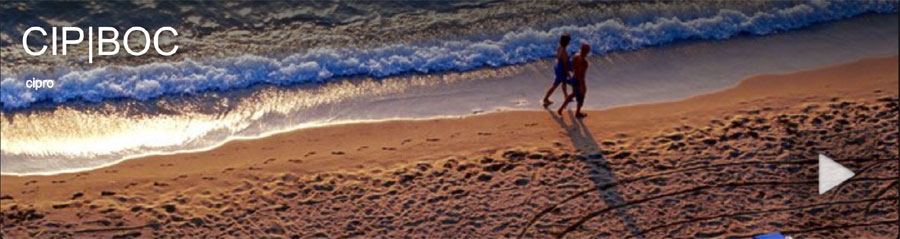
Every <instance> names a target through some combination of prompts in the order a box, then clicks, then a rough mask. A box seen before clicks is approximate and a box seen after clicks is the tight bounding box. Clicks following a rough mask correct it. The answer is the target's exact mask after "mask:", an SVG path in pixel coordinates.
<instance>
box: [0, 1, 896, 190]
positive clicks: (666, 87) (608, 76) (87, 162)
mask: <svg viewBox="0 0 900 239" xmlns="http://www.w3.org/2000/svg"><path fill="white" fill-rule="evenodd" d="M896 24H897V21H896V19H895V18H889V17H886V16H868V17H861V18H855V19H853V20H849V21H840V22H836V23H833V24H823V25H821V26H817V27H811V28H809V29H806V30H803V31H795V32H789V33H784V34H776V35H772V36H768V37H751V36H747V37H736V38H733V39H730V40H728V41H727V42H716V41H690V42H685V43H677V44H669V45H665V46H660V47H653V48H645V49H640V50H636V51H630V52H623V53H612V54H607V55H602V56H600V55H597V56H594V57H593V58H592V65H593V66H596V67H592V69H597V70H596V71H593V72H589V75H590V76H592V77H589V83H588V85H589V86H601V87H592V89H591V93H590V94H588V97H587V98H588V99H587V100H586V103H587V104H586V107H587V109H592V110H597V109H600V110H602V109H607V108H613V107H621V106H628V105H635V104H646V103H660V102H669V101H676V100H683V99H686V98H689V97H691V96H695V95H699V94H706V93H712V92H716V91H719V90H723V89H728V88H731V87H734V86H735V85H736V84H738V83H739V82H740V81H741V80H742V79H746V78H747V77H752V76H754V75H757V74H769V73H790V72H795V71H800V70H809V69H816V68H819V67H823V66H830V65H837V64H843V63H848V62H851V61H854V60H858V59H862V58H864V57H869V56H882V55H884V54H896V52H897V51H896V37H895V36H896V27H889V26H896ZM885 26H888V27H885ZM884 29H892V30H884ZM826 36H848V37H849V38H845V39H842V41H850V42H852V44H849V45H847V44H837V43H836V42H838V41H836V40H838V39H834V37H826ZM795 42H810V44H804V45H803V46H802V47H793V46H794V44H795ZM786 47H790V48H786ZM723 52H727V53H729V54H730V55H734V56H742V57H733V58H722V57H720V56H719V55H720V53H723ZM807 52H815V53H816V54H815V57H804V56H805V55H806V54H807ZM686 56H689V58H685V57H686ZM674 62H681V64H671V63H674ZM743 66H752V67H743ZM551 69H552V62H549V61H542V62H537V63H534V64H532V63H528V64H523V65H517V66H511V67H502V68H497V69H482V70H476V71H473V72H466V73H454V74H447V75H433V76H432V75H429V76H409V78H406V77H401V78H390V79H385V80H369V79H358V80H348V81H341V82H340V83H328V84H325V85H322V86H318V87H308V88H307V87H254V88H252V89H246V90H238V91H228V93H222V94H219V93H210V94H208V95H202V96H196V97H194V96H191V97H173V98H171V99H169V98H165V99H160V100H151V101H146V102H143V101H122V102H105V103H99V104H84V105H81V104H75V105H73V107H60V108H57V109H55V110H48V111H43V112H40V111H38V112H21V113H15V114H6V113H4V116H7V117H5V118H4V120H3V124H4V125H3V127H2V129H3V134H2V135H3V137H4V139H3V140H4V142H6V144H4V152H3V153H4V155H3V158H4V160H3V165H2V168H3V170H0V171H3V172H2V173H0V174H3V175H10V176H12V175H53V174H58V173H61V172H81V171H84V170H89V169H96V168H102V167H104V166H109V165H113V164H115V163H118V162H122V161H123V160H126V161H127V160H131V159H134V158H139V157H145V156H152V155H170V154H177V153H190V152H198V151H203V150H209V149H212V148H215V147H218V146H221V145H222V144H223V143H225V142H228V141H231V140H235V139H240V140H247V139H258V138H260V137H267V136H270V135H272V134H275V133H281V132H287V131H290V130H297V129H298V128H306V127H305V126H304V125H306V126H317V125H319V124H320V123H323V122H324V123H325V124H346V123H358V122H362V121H368V122H382V121H385V119H404V120H411V119H423V118H424V119H434V118H446V117H436V116H447V115H450V116H452V117H449V118H456V117H458V116H468V115H470V114H471V113H473V112H494V111H496V110H498V109H499V110H519V109H528V110H540V109H541V107H540V102H537V101H539V99H538V98H539V97H533V96H534V93H535V92H543V91H545V90H546V87H547V85H546V84H547V83H549V82H548V81H547V80H548V79H551V78H552V74H550V73H552V70H551ZM644 69H652V70H644ZM210 105H216V106H217V107H208V106H210ZM207 108H210V109H208V110H207ZM398 109H402V110H398ZM125 112H128V113H125ZM165 112H179V113H177V114H169V113H165ZM251 114H252V115H251ZM257 116H260V117H257ZM85 120H87V121H91V122H92V123H91V124H88V125H82V122H83V121H85ZM361 120H362V121H361ZM334 121H339V122H334ZM329 122H331V123H329ZM163 132H166V133H163ZM84 155H94V156H91V157H85V156H84Z"/></svg>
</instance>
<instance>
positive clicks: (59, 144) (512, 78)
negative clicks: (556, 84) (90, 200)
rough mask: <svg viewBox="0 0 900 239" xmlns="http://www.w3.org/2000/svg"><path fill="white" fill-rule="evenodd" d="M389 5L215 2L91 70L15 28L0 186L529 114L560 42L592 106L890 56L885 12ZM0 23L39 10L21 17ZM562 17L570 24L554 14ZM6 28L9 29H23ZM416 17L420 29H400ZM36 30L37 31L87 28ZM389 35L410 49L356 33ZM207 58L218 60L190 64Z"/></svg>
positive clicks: (880, 4)
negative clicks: (309, 35)
mask: <svg viewBox="0 0 900 239" xmlns="http://www.w3.org/2000/svg"><path fill="white" fill-rule="evenodd" d="M278 3H280V2H273V3H268V4H276V5H277V4H278ZM235 4H238V3H235ZM395 4H399V5H401V6H400V7H396V8H383V9H382V8H375V9H374V10H371V9H372V8H373V7H372V6H352V5H350V4H341V3H333V4H321V5H322V6H309V7H308V8H309V9H320V8H321V9H331V11H332V12H333V13H335V12H337V13H341V14H342V15H340V16H342V17H336V16H335V14H323V13H322V12H323V11H318V10H317V11H311V10H308V9H307V11H301V10H303V9H304V8H299V9H300V10H297V9H293V11H294V12H293V13H294V14H295V15H290V14H287V13H284V12H272V13H269V14H268V15H266V16H268V17H269V18H267V19H278V18H277V17H275V16H276V15H277V16H287V15H290V16H291V17H285V18H282V19H281V20H270V21H269V22H267V23H266V24H268V25H263V26H247V25H242V23H243V24H246V23H248V22H252V21H251V20H254V21H260V17H261V16H262V15H261V14H255V13H254V12H255V11H258V10H259V9H258V8H259V7H246V8H241V7H240V6H237V7H230V8H229V9H238V11H236V12H235V13H234V14H235V16H244V17H246V18H247V19H250V20H246V22H242V21H243V20H245V19H242V18H240V17H237V18H238V20H231V21H229V20H227V19H216V18H215V17H212V16H218V15H216V14H213V13H204V12H203V11H199V10H197V9H206V10H209V11H212V10H215V9H216V8H217V7H222V6H218V5H213V6H205V5H203V4H200V3H197V4H195V5H197V6H194V5H190V4H188V5H190V6H188V7H186V6H174V8H176V9H178V8H180V11H182V12H187V13H190V14H183V15H178V14H171V15H173V16H168V15H167V17H169V18H166V17H161V19H163V20H158V21H157V23H158V24H182V25H179V27H182V29H188V30H185V33H184V35H185V36H183V37H184V39H175V42H191V43H197V44H198V46H191V47H187V49H188V50H186V51H185V52H184V54H183V55H184V56H178V57H173V58H150V59H151V60H147V59H129V58H118V57H117V58H111V59H101V60H100V61H99V63H95V64H91V65H88V64H85V63H84V62H83V60H84V59H83V58H82V59H80V58H78V57H74V56H73V57H59V58H51V57H42V58H40V59H38V60H34V59H29V58H27V57H24V56H21V55H20V53H17V52H18V51H21V50H20V49H16V48H18V47H20V46H19V45H17V44H18V42H17V41H14V40H12V39H16V38H15V37H18V36H16V35H14V34H21V33H16V32H15V29H19V28H20V27H17V26H15V25H13V26H10V25H2V26H0V29H2V31H0V40H2V41H0V50H2V51H3V53H4V54H3V58H4V59H3V62H2V63H0V66H2V67H3V71H2V72H0V78H2V82H0V87H2V88H0V102H2V108H3V111H2V113H0V114H2V117H0V120H2V122H0V123H2V128H0V131H2V134H0V139H2V148H0V151H2V152H0V156H2V160H0V166H2V167H0V172H2V173H3V174H53V173H61V172H74V171H80V170H86V169H91V168H96V167H101V166H104V165H109V164H112V163H115V162H119V161H121V160H125V159H128V158H133V157H139V156H142V155H148V154H166V153H177V152H184V151H191V150H203V149H208V148H211V147H215V146H216V145H219V144H221V143H223V142H227V141H229V140H233V139H238V138H255V137H263V136H266V135H269V134H272V133H277V132H282V131H285V130H291V129H297V128H303V127H315V126H320V125H328V124H339V123H347V122H359V121H377V120H388V119H421V118H433V117H458V116H465V115H471V114H478V113H482V112H491V111H497V110H523V109H524V110H527V109H540V105H539V100H540V98H541V97H542V95H543V92H544V90H545V89H546V87H547V86H548V85H549V84H550V83H551V82H552V71H551V69H552V59H549V58H552V55H553V49H554V46H555V44H556V38H557V36H558V35H559V34H560V33H563V32H568V33H570V34H572V36H573V38H574V40H575V42H582V41H583V42H587V43H590V44H592V46H594V47H593V54H594V56H593V57H592V58H591V61H592V68H591V69H590V70H589V72H588V75H589V79H588V86H589V87H590V90H589V95H588V99H587V107H588V108H589V109H603V108H609V107H614V106H621V105H628V104H639V103H650V102H659V101H668V100H677V99H681V98H685V97H689V96H692V95H696V94H700V93H708V92H712V91H715V90H719V89H723V88H727V87H730V86H733V85H734V84H736V83H737V82H738V81H739V80H741V79H743V78H745V77H748V76H752V75H755V74H763V73H779V72H790V71H796V70H802V69H808V68H813V67H822V66H827V65H833V64H839V63H844V62H849V61H853V60H857V59H861V58H865V57H872V56H882V55H890V54H897V45H898V41H897V36H898V31H897V28H898V23H897V17H896V12H897V5H898V3H897V2H896V1H871V2H870V1H849V2H829V1H799V2H787V1H785V2H765V1H764V2H742V3H740V5H733V4H731V3H728V2H704V3H703V4H674V3H673V4H668V5H666V4H658V3H657V4H649V3H603V2H600V3H584V4H580V5H572V6H570V5H566V4H571V3H566V4H556V5H552V4H548V6H539V7H534V8H516V7H513V5H514V4H512V5H511V4H508V3H507V2H502V1H501V2H495V1H485V2H480V1H476V2H465V3H459V4H458V5H446V6H444V5H442V6H431V5H428V4H424V3H419V4H421V5H414V4H411V3H408V2H399V3H395ZM200 5H203V6H200ZM106 7H110V8H112V7H118V6H106ZM152 7H155V8H160V6H159V4H157V5H156V6H152ZM162 7H173V6H162ZM184 8H189V9H188V10H184ZM0 9H2V10H3V12H4V13H5V12H10V11H13V10H15V11H16V12H17V13H20V12H28V11H38V10H40V11H48V10H46V9H42V8H40V7H39V6H30V5H27V4H26V5H24V6H19V5H15V6H13V5H3V7H2V8H0ZM22 9H26V10H22ZM35 9H36V10H35ZM138 9H140V8H138ZM210 9H212V10H210ZM321 9H320V10H321ZM363 9H368V10H365V11H364V10H363ZM387 9H390V10H387ZM568 9H571V10H572V12H573V13H564V12H566V11H564V10H568ZM174 12H178V11H174ZM325 12H327V11H325ZM241 13H243V15H241ZM279 14H281V15H279ZM284 14H287V15H284ZM554 14H556V15H554ZM579 14H581V15H579ZM4 15H5V14H4ZM20 15H22V16H18V15H17V16H16V17H18V18H16V19H17V20H21V21H22V22H35V21H37V20H33V19H29V18H28V17H27V16H24V15H25V14H20ZM198 15H199V16H200V17H199V18H198V17H197V16H198ZM437 15H439V16H441V17H435V16H437ZM548 15H549V16H551V17H547V16H548ZM523 16H524V17H523ZM537 16H540V17H537ZM207 18H210V19H207ZM85 19H92V18H90V17H88V18H85ZM117 19H124V20H119V21H121V22H127V21H128V20H131V19H130V18H127V17H123V18H117ZM167 19H168V20H167ZM285 19H287V20H285ZM423 19H424V20H431V22H428V24H412V23H421V22H423ZM529 19H532V20H529ZM534 19H537V20H534ZM466 20H468V21H466ZM43 21H44V22H43V23H40V22H38V23H34V24H37V25H40V24H48V23H49V24H52V23H53V22H60V21H68V22H70V23H73V24H76V25H78V24H90V22H84V23H82V22H74V20H66V19H56V20H52V21H47V20H43ZM166 21H170V22H166ZM194 22H196V23H194ZM188 23H190V24H188ZM486 23H492V24H486ZM4 24H6V23H4ZM121 24H125V23H121ZM310 25H312V26H310ZM421 25H428V26H429V27H432V28H435V29H438V30H437V31H431V32H429V31H428V27H425V29H422V26H421ZM203 26H207V27H203ZM361 26H362V27H361ZM388 26H390V27H388ZM179 27H176V29H178V28H179ZM379 27H380V28H379ZM236 28H237V29H243V28H246V29H250V30H241V31H242V32H240V34H237V36H236V37H235V38H227V37H225V40H224V43H222V44H224V45H225V46H226V47H223V49H225V50H223V51H222V52H224V53H222V52H219V51H215V50H213V49H212V48H209V49H208V48H205V46H206V45H204V44H205V43H204V42H205V41H206V40H207V39H208V38H210V39H215V38H217V37H220V36H223V35H224V36H230V35H231V34H234V32H235V30H234V29H236ZM276 29H305V30H309V31H310V32H317V34H315V36H316V37H318V38H313V39H306V40H302V41H301V40H296V39H294V38H289V39H288V40H284V39H281V40H279V39H278V38H277V37H275V38H272V37H271V36H261V35H266V33H271V32H273V31H278V30H276ZM385 29H389V30H385ZM440 29H446V30H444V31H440ZM473 29H474V30H473ZM432 30H434V29H432ZM348 31H350V32H354V31H355V32H354V33H346V32H348ZM247 32H249V33H247ZM413 32H415V33H413ZM448 32H449V33H448ZM386 33H387V34H388V35H390V34H398V33H401V34H402V33H409V34H408V35H410V36H405V37H380V38H379V37H372V38H366V37H363V36H373V35H379V34H386ZM248 34H249V35H254V34H256V35H254V36H257V37H249V36H247V35H248ZM448 34H449V35H448ZM241 35H243V37H241ZM348 36H350V38H363V39H361V40H357V41H353V40H346V38H347V37H348ZM342 37H343V38H342ZM320 38H328V39H329V40H322V39H320ZM341 39H345V40H341ZM252 40H258V41H252ZM232 41H233V42H232ZM198 42H199V43H198ZM297 42H301V43H297ZM309 42H324V43H322V44H314V43H309ZM350 42H355V43H353V44H351V43H350ZM181 44H188V43H181ZM573 45H577V44H573ZM240 46H245V47H244V48H241V47H240ZM254 46H260V47H254ZM570 50H574V48H573V49H570ZM213 53H215V54H218V56H216V57H203V56H204V55H209V54H213ZM17 54H19V55H17ZM32 76H34V77H37V78H39V79H47V78H50V79H56V84H57V86H56V87H55V88H54V89H52V90H46V91H45V90H41V91H33V90H29V89H26V88H24V80H22V79H26V78H31V77H32ZM558 97H559V96H556V98H555V99H556V101H559V98H558Z"/></svg>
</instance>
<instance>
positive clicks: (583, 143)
mask: <svg viewBox="0 0 900 239" xmlns="http://www.w3.org/2000/svg"><path fill="white" fill-rule="evenodd" d="M547 112H548V113H549V114H550V117H551V118H552V119H553V121H555V122H556V124H558V125H559V127H560V128H563V129H565V130H566V132H567V133H568V135H569V139H571V140H572V146H573V147H575V149H576V150H577V152H578V155H577V156H580V157H575V158H576V159H579V160H584V163H585V164H586V165H587V166H588V168H589V170H588V174H589V176H590V180H591V181H592V182H594V184H595V185H596V187H597V190H598V191H599V192H601V195H602V198H603V201H604V203H605V204H606V207H615V206H618V205H624V204H626V203H627V202H626V200H625V198H624V197H623V196H622V192H621V191H619V189H618V187H617V186H609V185H615V184H616V182H617V180H616V176H615V174H614V173H613V172H612V170H611V169H610V166H609V162H607V161H606V159H605V158H604V156H603V154H601V153H600V145H599V144H597V140H596V139H594V135H593V134H592V133H591V131H590V130H589V129H588V127H587V126H585V125H584V121H583V120H582V119H580V118H576V117H575V113H572V111H571V110H566V113H567V114H568V116H569V118H570V119H572V123H571V125H569V124H567V123H566V120H565V119H564V117H562V116H561V115H557V114H556V112H553V111H552V110H547ZM627 210H628V208H627V207H621V208H618V209H617V210H616V211H617V212H616V214H617V215H618V217H619V219H620V220H622V223H623V224H624V225H625V228H627V229H628V231H629V232H630V233H631V235H640V234H641V231H640V228H638V226H637V223H636V222H635V220H634V218H633V217H631V215H628V211H627Z"/></svg>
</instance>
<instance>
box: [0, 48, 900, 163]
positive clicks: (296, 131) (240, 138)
mask: <svg viewBox="0 0 900 239" xmlns="http://www.w3.org/2000/svg"><path fill="white" fill-rule="evenodd" d="M897 56H898V55H896V54H888V55H881V56H872V57H866V58H862V59H857V60H851V61H847V62H844V63H839V64H836V65H828V66H822V67H816V68H811V69H805V70H800V71H794V72H782V73H764V74H758V75H753V76H749V77H746V78H744V79H742V80H739V81H737V83H735V84H734V85H731V86H728V87H725V88H722V89H719V90H715V91H712V92H706V93H699V94H695V95H692V96H688V97H686V98H682V99H677V100H670V101H669V100H666V101H651V102H640V103H631V104H623V105H615V106H611V107H607V108H601V109H588V110H587V111H588V112H597V111H601V112H602V111H609V110H614V109H619V108H628V107H639V106H645V105H654V104H665V103H677V102H682V101H689V100H691V99H694V98H697V97H702V96H706V95H713V94H719V93H722V92H724V91H729V90H733V89H735V88H737V87H739V86H740V85H742V84H744V83H746V82H747V81H750V80H753V79H756V78H765V77H777V76H783V75H791V74H797V73H803V72H810V71H817V70H823V69H828V68H833V67H837V66H842V65H848V64H854V63H858V62H861V61H867V60H873V59H883V58H891V57H894V58H896V57H897ZM554 105H558V102H557V103H555V104H554ZM554 105H551V108H555V107H554ZM570 108H571V107H570ZM510 112H543V110H532V109H497V110H494V111H490V112H477V113H472V114H469V115H447V116H433V117H425V118H404V117H399V118H387V119H377V120H346V121H339V122H330V123H324V124H315V123H305V124H301V125H298V126H296V127H293V128H290V129H285V130H279V131H272V132H266V133H263V134H262V135H258V136H231V137H230V138H229V139H227V140H224V141H222V142H220V143H217V144H214V145H210V146H208V147H203V148H199V149H187V150H176V151H172V152H154V153H145V154H138V155H133V156H129V157H125V158H122V159H119V160H116V161H115V162H111V163H107V164H103V165H100V166H96V167H88V168H79V169H70V170H61V171H57V172H52V173H21V174H20V173H0V176H2V177H32V176H56V175H65V174H77V173H81V172H89V171H95V170H101V169H104V168H108V167H114V166H116V165H118V164H121V163H124V162H127V161H130V160H141V159H145V158H152V157H165V156H178V155H182V154H193V153H204V152H209V151H214V150H216V149H217V148H219V147H222V146H224V145H227V144H229V143H232V142H242V141H255V140H261V139H265V138H268V137H272V136H274V135H279V134H299V133H300V132H299V131H303V130H309V129H316V128H332V127H344V126H348V125H357V124H360V125H377V124H381V123H388V122H410V123H412V122H421V121H433V120H454V119H457V120H465V119H467V118H470V117H478V116H483V115H486V114H503V113H510ZM309 125H312V126H309Z"/></svg>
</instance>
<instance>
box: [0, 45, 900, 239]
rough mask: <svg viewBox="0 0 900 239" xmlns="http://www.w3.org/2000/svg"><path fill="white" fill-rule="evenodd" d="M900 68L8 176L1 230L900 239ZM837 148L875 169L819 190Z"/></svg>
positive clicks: (874, 64) (873, 63) (754, 81)
mask: <svg viewBox="0 0 900 239" xmlns="http://www.w3.org/2000/svg"><path fill="white" fill-rule="evenodd" d="M897 65H898V58H897V56H889V57H880V58H870V59H865V60H861V61H857V62H853V63H848V64H844V65H839V66H833V67H827V68H822V69H815V70H809V71H803V72H796V73H790V74H783V75H761V76H756V77H752V78H750V79H747V80H744V81H743V82H742V83H741V84H739V85H738V86H736V87H734V88H731V89H727V90H723V91H719V92H716V93H712V94H707V95H700V96H695V97H692V98H689V99H685V100H682V101H677V102H668V103H659V104H646V105H634V106H625V107H619V108H613V109H609V110H603V111H590V112H588V113H589V115H590V116H589V117H588V118H586V119H584V120H574V119H573V117H572V114H571V113H570V112H569V113H566V114H564V116H562V117H560V116H557V115H555V114H553V113H551V112H550V111H509V112H499V113H489V114H484V115H475V116H469V117H462V118H445V119H429V120H408V121H385V122H375V123H359V124H346V125H334V126H327V127H319V128H308V129H301V130H297V131H292V132H286V133H281V134H277V135H273V136H270V137H266V138H262V139H256V140H244V141H233V142H229V143H227V144H225V145H223V146H221V147H219V148H216V149H213V150H210V151H204V152H195V153H186V154H176V155H163V156H151V157H146V158H139V159H133V160H128V161H125V162H122V163H120V164H117V165H114V166H110V167H106V168H101V169H97V170H92V171H87V172H80V173H70V174H60V175H53V176H26V177H16V176H2V180H0V195H2V200H0V202H2V204H0V220H2V223H0V225H2V230H0V232H2V237H3V238H110V237H113V238H248V237H262V238H517V237H521V238H555V237H560V238H598V237H599V238H603V237H606V238H724V237H735V238H747V237H749V236H752V235H756V234H762V233H768V232H773V231H782V232H785V234H789V235H793V236H794V238H896V237H897V232H898V208H897V205H898V204H897V202H898V189H897V188H898V187H897V183H898V167H900V166H898V145H897V134H898V89H897V86H898V68H897ZM591 87H603V86H599V85H598V86H591ZM536 97H537V95H536ZM554 106H557V105H554ZM819 153H822V154H826V155H829V156H831V157H832V158H834V159H836V160H837V161H838V162H840V163H841V164H843V165H845V166H847V167H848V168H849V169H851V170H852V171H854V172H856V174H857V176H856V177H854V178H853V179H851V180H850V181H848V182H846V183H844V184H843V185H841V186H839V187H838V188H835V189H833V190H832V191H831V192H829V193H827V194H825V195H818V193H817V191H816V188H817V187H816V186H817V185H816V183H817V181H816V179H817V175H816V170H817V168H816V157H817V155H818V154H819Z"/></svg>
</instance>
